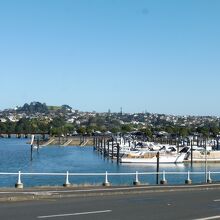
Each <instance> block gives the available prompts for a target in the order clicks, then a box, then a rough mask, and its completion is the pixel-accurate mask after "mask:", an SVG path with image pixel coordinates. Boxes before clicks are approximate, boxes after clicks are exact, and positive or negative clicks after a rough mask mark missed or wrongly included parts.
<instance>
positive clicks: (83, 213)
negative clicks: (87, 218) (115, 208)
mask: <svg viewBox="0 0 220 220" xmlns="http://www.w3.org/2000/svg"><path fill="white" fill-rule="evenodd" d="M107 212H112V210H102V211H92V212H79V213H69V214H58V215H45V216H38V217H37V218H56V217H66V216H73V215H90V214H101V213H107Z"/></svg>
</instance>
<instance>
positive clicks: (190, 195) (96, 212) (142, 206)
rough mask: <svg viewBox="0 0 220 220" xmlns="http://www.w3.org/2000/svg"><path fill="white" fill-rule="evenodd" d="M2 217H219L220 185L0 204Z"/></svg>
mask: <svg viewBox="0 0 220 220" xmlns="http://www.w3.org/2000/svg"><path fill="white" fill-rule="evenodd" d="M0 219H1V220H7V219H9V220H14V219H16V220H26V219H27V220H31V219H35V220H36V219H46V220H47V219H51V220H53V219H54V220H69V219H73V220H74V219H77V220H99V219H100V220H119V219H120V220H124V219H126V220H134V219H135V220H139V219H140V220H142V219H144V220H146V219H148V220H151V219H152V220H159V219H163V220H166V219H167V220H174V219H175V220H194V219H200V220H208V219H220V188H212V189H209V188H207V189H204V188H203V189H201V190H198V189H197V190H193V189H190V190H185V189H183V190H177V191H176V190H175V189H174V190H169V191H161V190H159V191H157V190H156V191H154V192H152V191H150V192H146V191H143V192H141V191H138V192H137V193H131V194H130V193H129V194H124V195H123V194H120V195H105V194H104V193H103V194H102V193H99V194H98V195H95V194H94V195H92V196H91V195H90V196H85V194H84V195H83V196H82V197H81V196H80V194H78V195H77V196H76V197H68V198H53V197H51V198H50V197H48V198H46V199H42V200H32V201H31V200H30V201H17V202H13V201H10V202H9V201H7V202H1V203H0Z"/></svg>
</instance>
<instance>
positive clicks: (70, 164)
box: [0, 138, 220, 187]
mask: <svg viewBox="0 0 220 220" xmlns="http://www.w3.org/2000/svg"><path fill="white" fill-rule="evenodd" d="M28 141H29V140H28V139H25V138H20V139H17V138H11V139H7V138H1V139H0V150H1V155H0V167H1V170H0V173H4V172H5V173H14V175H0V186H1V187H14V185H15V183H16V182H17V179H18V175H17V174H18V171H21V173H22V175H21V181H22V182H23V183H24V186H25V187H31V186H62V185H63V184H64V183H65V180H66V173H67V171H68V172H69V174H70V175H69V182H70V183H71V184H73V185H76V186H77V185H102V184H103V183H104V182H105V174H106V172H107V173H108V182H110V183H111V185H132V184H133V182H134V180H135V177H136V173H137V172H138V181H139V182H140V183H141V184H152V185H154V184H156V171H157V170H156V165H155V164H146V163H120V162H119V163H117V158H113V159H112V158H111V157H107V156H106V155H104V154H103V153H102V154H101V153H100V152H97V151H96V150H94V147H93V146H88V147H82V146H81V147H80V146H68V147H64V146H59V145H50V146H45V147H41V148H40V149H39V151H35V150H34V151H33V160H30V144H27V142H28ZM106 143H107V142H106ZM106 146H108V144H107V145H106ZM109 146H110V145H109ZM206 169H207V172H206V174H205V171H206ZM188 171H189V172H190V178H191V180H192V182H193V183H204V182H205V179H206V178H205V175H207V174H208V172H209V171H210V172H211V178H212V180H213V181H219V180H220V174H219V173H218V172H219V165H218V163H211V162H210V163H207V167H206V166H205V163H204V162H200V163H194V164H193V166H191V164H190V163H177V164H176V163H168V164H163V163H161V164H160V173H159V179H160V180H162V179H163V174H164V172H165V174H166V181H167V182H168V184H183V183H184V182H185V180H186V179H187V174H188ZM25 173H26V175H24V174H25ZM28 173H29V175H27V174H28ZM37 173H38V175H37ZM49 173H50V174H51V175H46V174H49ZM40 174H42V175H40Z"/></svg>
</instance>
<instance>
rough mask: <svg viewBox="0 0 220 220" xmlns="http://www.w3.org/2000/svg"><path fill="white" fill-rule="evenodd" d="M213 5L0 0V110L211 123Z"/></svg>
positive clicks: (215, 84) (216, 54)
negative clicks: (38, 106)
mask: <svg viewBox="0 0 220 220" xmlns="http://www.w3.org/2000/svg"><path fill="white" fill-rule="evenodd" d="M219 11H220V1H218V0H179V1H177V0H166V1H164V0H152V1H148V0H32V1H30V0H19V1H17V0H1V1H0V33H1V34H0V76H1V78H0V79H1V86H0V100H1V101H0V109H5V108H8V107H15V106H17V105H18V106H21V105H23V104H24V103H26V102H27V103H30V102H31V101H40V102H45V103H47V104H48V105H62V104H69V105H70V106H72V107H73V108H75V109H79V110H83V111H93V110H95V111H98V112H103V111H108V109H110V110H111V111H112V112H117V111H120V108H121V107H122V108H123V111H124V112H143V111H149V112H157V113H166V114H175V115H217V116H220V112H219V109H220V100H219V94H220V86H219V85H220V28H219V24H220V13H219Z"/></svg>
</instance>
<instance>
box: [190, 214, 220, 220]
mask: <svg viewBox="0 0 220 220" xmlns="http://www.w3.org/2000/svg"><path fill="white" fill-rule="evenodd" d="M211 219H220V215H216V216H210V217H206V218H197V219H193V220H211Z"/></svg>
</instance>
